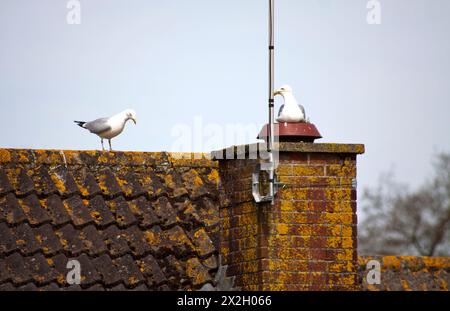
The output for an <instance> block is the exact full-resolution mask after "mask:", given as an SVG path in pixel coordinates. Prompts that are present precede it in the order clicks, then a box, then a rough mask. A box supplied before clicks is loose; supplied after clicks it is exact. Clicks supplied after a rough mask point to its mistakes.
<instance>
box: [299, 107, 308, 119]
mask: <svg viewBox="0 0 450 311" xmlns="http://www.w3.org/2000/svg"><path fill="white" fill-rule="evenodd" d="M298 106H299V107H300V109H301V110H302V112H303V115H304V116H305V118H306V113H305V107H303V106H302V105H300V104H299V105H298Z"/></svg>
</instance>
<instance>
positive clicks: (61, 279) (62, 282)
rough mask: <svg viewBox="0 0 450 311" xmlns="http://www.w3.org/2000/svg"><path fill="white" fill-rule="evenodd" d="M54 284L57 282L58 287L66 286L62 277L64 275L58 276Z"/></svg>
mask: <svg viewBox="0 0 450 311" xmlns="http://www.w3.org/2000/svg"><path fill="white" fill-rule="evenodd" d="M56 282H58V284H60V285H64V284H66V278H65V277H64V275H62V274H59V275H58V277H57V278H56Z"/></svg>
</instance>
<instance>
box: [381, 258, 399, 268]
mask: <svg viewBox="0 0 450 311" xmlns="http://www.w3.org/2000/svg"><path fill="white" fill-rule="evenodd" d="M400 267H401V261H400V259H399V258H398V257H397V256H384V257H383V268H384V269H392V270H400Z"/></svg>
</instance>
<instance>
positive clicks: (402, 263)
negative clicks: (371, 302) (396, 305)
mask: <svg viewBox="0 0 450 311" xmlns="http://www.w3.org/2000/svg"><path fill="white" fill-rule="evenodd" d="M371 260H376V261H378V262H379V263H380V266H381V282H380V284H379V285H376V284H372V285H371V284H367V280H366V276H367V273H368V270H367V268H366V265H367V263H368V262H369V261H371ZM358 261H359V272H360V276H361V278H360V279H361V282H362V290H369V291H379V290H383V291H409V290H415V291H448V290H449V287H450V257H416V256H373V257H359V260H358Z"/></svg>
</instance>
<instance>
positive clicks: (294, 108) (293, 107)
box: [274, 85, 307, 123]
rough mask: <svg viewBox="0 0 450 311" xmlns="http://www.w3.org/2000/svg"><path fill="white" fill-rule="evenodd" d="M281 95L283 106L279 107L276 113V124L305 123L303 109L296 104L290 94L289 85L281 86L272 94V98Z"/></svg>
mask: <svg viewBox="0 0 450 311" xmlns="http://www.w3.org/2000/svg"><path fill="white" fill-rule="evenodd" d="M276 95H281V96H282V97H283V99H284V104H283V105H281V107H280V110H279V111H278V118H277V121H278V122H284V123H299V122H307V121H306V115H305V108H304V107H303V106H302V105H299V104H298V103H297V100H296V99H295V97H294V94H293V93H292V88H291V87H290V86H289V85H283V86H282V87H280V88H279V89H277V90H276V91H275V92H274V96H276Z"/></svg>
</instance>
